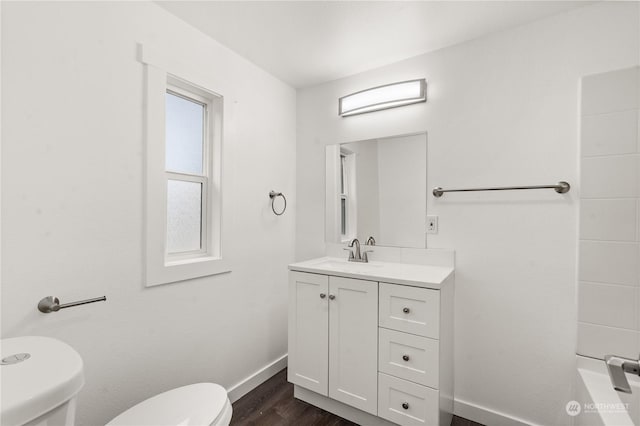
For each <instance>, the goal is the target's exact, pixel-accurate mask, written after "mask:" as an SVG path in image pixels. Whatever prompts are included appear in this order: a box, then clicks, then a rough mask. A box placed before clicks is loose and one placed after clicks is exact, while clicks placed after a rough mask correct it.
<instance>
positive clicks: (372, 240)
mask: <svg viewBox="0 0 640 426" xmlns="http://www.w3.org/2000/svg"><path fill="white" fill-rule="evenodd" d="M364 245H365V246H375V245H376V239H375V238H373V236H371V237H369V238H368V239H367V242H366V243H364Z"/></svg>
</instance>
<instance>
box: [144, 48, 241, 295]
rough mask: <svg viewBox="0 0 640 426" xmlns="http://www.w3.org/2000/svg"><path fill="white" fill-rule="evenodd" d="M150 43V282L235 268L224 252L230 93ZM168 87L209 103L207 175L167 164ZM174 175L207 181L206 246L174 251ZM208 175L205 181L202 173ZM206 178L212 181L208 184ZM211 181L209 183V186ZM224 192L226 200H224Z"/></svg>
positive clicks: (146, 215) (147, 243)
mask: <svg viewBox="0 0 640 426" xmlns="http://www.w3.org/2000/svg"><path fill="white" fill-rule="evenodd" d="M170 59H171V58H167V57H165V56H164V55H162V54H159V53H158V52H157V51H155V50H153V49H151V48H149V47H148V46H143V45H140V46H139V61H140V62H142V63H143V64H144V65H145V66H144V71H145V83H146V84H145V96H144V101H145V102H144V111H145V114H144V115H145V126H144V129H145V131H144V139H145V155H144V160H145V185H144V190H145V197H144V199H145V203H144V216H143V219H144V220H146V223H145V226H144V233H145V238H144V240H145V250H144V258H145V262H144V263H145V268H144V277H143V281H144V285H145V286H147V287H151V286H156V285H161V284H169V283H173V282H178V281H185V280H189V279H192V278H198V277H203V276H209V275H216V274H221V273H226V272H230V271H231V269H230V262H229V261H228V259H226V258H225V257H224V256H223V248H224V247H225V246H227V243H228V241H229V235H228V232H227V231H226V230H225V229H224V227H223V223H224V222H226V218H228V217H229V212H228V207H227V206H228V204H229V203H228V202H227V201H226V198H227V193H228V192H227V190H226V188H225V187H224V185H223V183H224V181H225V178H224V169H223V163H224V161H223V155H224V150H223V107H224V97H223V96H221V95H220V94H219V93H216V92H215V91H213V90H211V89H210V88H212V87H214V82H212V81H210V80H209V79H208V78H205V77H203V76H201V75H199V74H198V73H197V71H196V70H197V67H195V65H193V66H190V64H183V63H178V62H174V61H171V60H170ZM168 92H174V93H175V94H176V95H178V96H181V97H184V98H186V99H187V100H194V101H196V102H198V103H202V104H205V105H207V107H206V108H205V110H206V119H205V120H204V122H205V123H206V124H204V126H206V128H205V129H204V132H205V135H206V136H205V138H204V139H203V153H202V154H203V170H202V172H203V175H197V174H196V175H194V174H190V173H185V172H175V171H169V170H167V169H166V138H165V133H166V121H165V119H166V117H165V114H166V96H167V93H168ZM171 176H174V177H176V178H177V179H175V180H178V181H196V182H198V183H203V186H202V199H201V249H200V250H197V251H196V250H194V251H190V252H181V253H168V249H167V188H168V182H169V179H170V177H171ZM203 177H204V178H205V179H204V182H203V180H202V178H203ZM205 183H206V185H205ZM205 186H206V188H205ZM223 195H224V199H223Z"/></svg>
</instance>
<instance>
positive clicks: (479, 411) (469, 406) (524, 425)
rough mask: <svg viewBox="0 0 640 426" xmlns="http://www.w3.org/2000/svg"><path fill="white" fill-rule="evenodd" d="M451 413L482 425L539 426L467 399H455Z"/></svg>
mask: <svg viewBox="0 0 640 426" xmlns="http://www.w3.org/2000/svg"><path fill="white" fill-rule="evenodd" d="M453 413H454V414H455V415H456V416H458V417H462V418H465V419H468V420H472V421H474V422H477V423H481V424H483V425H492V426H539V425H538V424H536V423H531V422H527V421H526V420H524V419H521V418H518V417H514V416H511V415H509V414H506V413H502V412H500V411H495V410H492V409H490V408H487V407H482V406H480V405H476V404H473V403H471V402H468V401H464V400H460V399H456V400H455V401H454V403H453Z"/></svg>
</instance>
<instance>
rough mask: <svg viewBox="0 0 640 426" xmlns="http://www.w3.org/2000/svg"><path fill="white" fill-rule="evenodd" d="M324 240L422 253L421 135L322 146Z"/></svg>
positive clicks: (423, 139) (423, 181) (423, 140)
mask: <svg viewBox="0 0 640 426" xmlns="http://www.w3.org/2000/svg"><path fill="white" fill-rule="evenodd" d="M325 182H326V195H325V209H326V211H325V239H326V241H327V242H330V243H346V242H348V241H350V240H352V239H353V238H358V239H359V240H360V242H362V243H363V244H364V242H365V241H367V239H368V238H369V237H370V236H372V237H374V238H375V240H376V244H377V245H380V246H393V247H415V248H425V247H426V238H425V221H426V215H427V134H426V133H419V134H415V135H408V136H394V137H388V138H380V139H371V140H365V141H358V142H350V143H343V144H336V145H328V146H327V152H326V179H325Z"/></svg>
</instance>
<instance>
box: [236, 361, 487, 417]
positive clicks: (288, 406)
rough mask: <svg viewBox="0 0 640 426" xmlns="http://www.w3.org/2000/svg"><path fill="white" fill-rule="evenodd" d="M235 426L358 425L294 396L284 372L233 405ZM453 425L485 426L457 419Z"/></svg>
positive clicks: (291, 386) (285, 371)
mask: <svg viewBox="0 0 640 426" xmlns="http://www.w3.org/2000/svg"><path fill="white" fill-rule="evenodd" d="M231 425H232V426H249V425H252V426H253V425H260V426H281V425H282V426H283V425H291V426H294V425H295V426H355V423H352V422H350V421H348V420H345V419H343V418H341V417H338V416H336V415H333V414H331V413H328V412H326V411H324V410H321V409H320V408H317V407H314V406H313V405H310V404H307V403H306V402H303V401H300V400H298V399H295V398H294V397H293V385H292V384H291V383H289V382H287V370H286V369H284V370H282V371H281V372H279V373H278V374H276V375H275V376H273V377H272V378H271V379H269V380H267V381H266V382H264V383H263V384H261V385H260V386H258V387H257V388H255V389H254V390H252V391H251V392H249V393H248V394H246V395H245V396H243V397H242V398H240V399H239V400H237V401H236V402H235V403H234V404H233V418H232V419H231ZM451 426H482V425H480V424H478V423H475V422H472V421H470V420H466V419H462V418H460V417H454V418H453V422H452V423H451Z"/></svg>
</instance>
